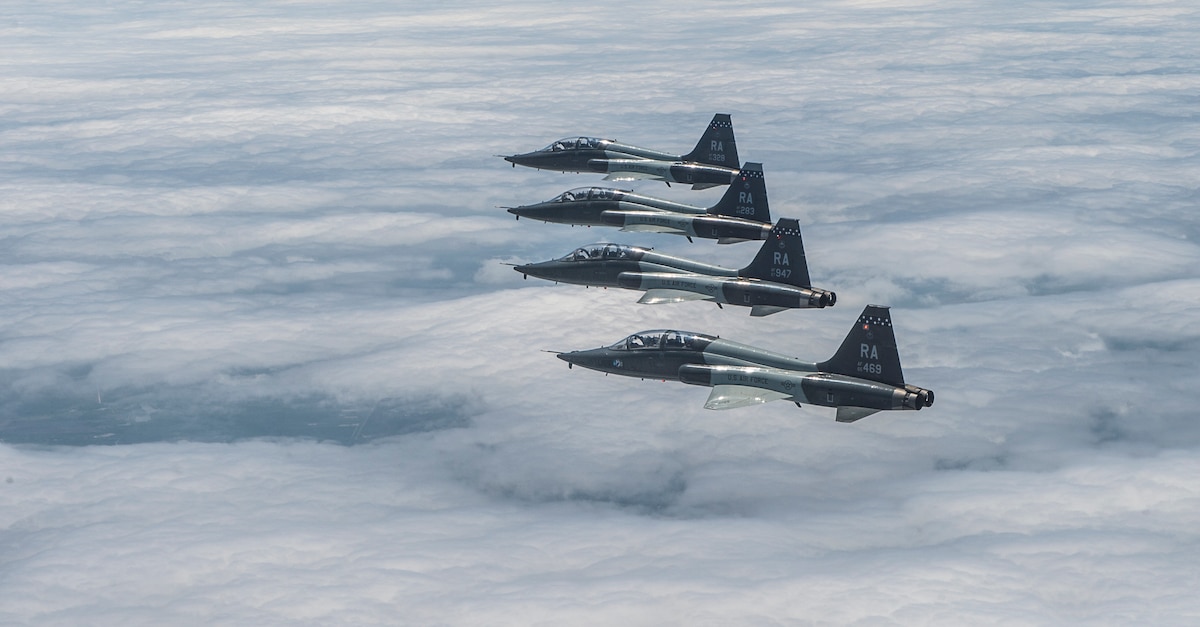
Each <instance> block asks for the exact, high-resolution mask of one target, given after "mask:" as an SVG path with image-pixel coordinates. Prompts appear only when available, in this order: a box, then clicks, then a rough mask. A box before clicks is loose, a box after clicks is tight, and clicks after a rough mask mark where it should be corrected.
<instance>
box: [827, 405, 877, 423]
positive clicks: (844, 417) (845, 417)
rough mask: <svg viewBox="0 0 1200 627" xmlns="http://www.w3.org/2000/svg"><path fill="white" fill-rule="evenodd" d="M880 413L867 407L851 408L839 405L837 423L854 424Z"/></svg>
mask: <svg viewBox="0 0 1200 627" xmlns="http://www.w3.org/2000/svg"><path fill="white" fill-rule="evenodd" d="M878 411H879V410H878V409H867V408H866V407H850V406H848V405H839V406H838V408H837V421H838V422H854V421H855V420H861V419H863V418H866V417H867V416H870V415H871V414H874V413H877V412H878Z"/></svg>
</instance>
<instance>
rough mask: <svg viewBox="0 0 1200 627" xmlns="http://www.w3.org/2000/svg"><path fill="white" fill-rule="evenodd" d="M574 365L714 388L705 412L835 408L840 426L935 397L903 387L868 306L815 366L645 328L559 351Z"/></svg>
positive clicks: (890, 338)
mask: <svg viewBox="0 0 1200 627" xmlns="http://www.w3.org/2000/svg"><path fill="white" fill-rule="evenodd" d="M558 358H559V359H562V360H563V361H565V362H567V363H568V364H569V365H571V366H575V365H579V366H582V367H584V368H589V369H592V370H599V371H601V372H606V373H612V374H620V375H625V376H630V377H640V378H643V379H662V380H668V379H669V380H672V381H682V382H683V383H688V384H691V385H703V386H707V387H711V388H712V392H711V393H710V394H709V396H708V401H707V402H706V403H705V405H704V407H705V408H706V409H733V408H735V407H745V406H747V405H756V404H759V403H767V402H770V401H775V400H789V401H792V402H794V403H796V405H797V406H799V405H800V404H801V403H809V404H812V405H820V406H824V407H836V408H837V420H838V422H854V421H855V420H858V419H860V418H865V417H866V416H870V415H871V414H874V413H876V412H878V411H884V410H891V409H921V408H923V407H929V406H932V405H933V392H932V391H930V390H926V389H923V388H919V387H917V386H915V385H908V384H906V383H905V382H904V373H903V372H902V371H901V369H900V353H899V351H898V349H897V348H896V336H895V334H894V333H893V331H892V318H891V314H890V312H889V310H888V308H887V307H879V306H876V305H868V306H867V307H866V308H865V309H863V312H862V315H860V316H859V318H858V321H857V322H855V324H854V327H853V328H851V329H850V333H849V334H848V335H847V336H846V339H845V340H844V341H843V342H842V345H841V347H840V348H838V350H837V353H835V354H834V355H833V357H831V358H830V359H828V360H826V361H822V362H819V363H811V362H806V361H802V360H799V359H796V358H794V357H788V356H786V355H782V354H779V353H776V352H773V351H769V350H766V349H761V348H755V347H753V346H747V345H745V344H739V343H737V342H731V341H729V340H723V339H721V338H719V337H715V336H712V335H704V334H700V333H691V332H686V331H643V332H641V333H635V334H633V335H630V336H629V337H627V338H625V339H623V340H621V341H619V342H617V343H616V344H613V345H611V346H606V347H602V348H595V349H591V350H581V351H571V352H568V353H558Z"/></svg>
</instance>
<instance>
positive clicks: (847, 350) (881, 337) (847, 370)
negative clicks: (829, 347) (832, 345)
mask: <svg viewBox="0 0 1200 627" xmlns="http://www.w3.org/2000/svg"><path fill="white" fill-rule="evenodd" d="M817 369H818V370H820V371H821V372H829V373H833V374H844V375H847V376H851V377H858V378H860V379H868V380H870V381H878V382H880V383H886V384H888V385H895V386H903V385H904V373H903V372H902V371H901V370H900V351H899V350H897V349H896V334H895V333H894V332H893V331H892V314H891V312H890V311H889V310H888V308H887V307H880V306H878V305H867V306H866V308H865V309H863V312H862V315H860V316H859V317H858V322H855V323H854V327H853V328H851V329H850V333H849V334H847V335H846V339H845V340H843V341H842V346H841V348H838V351H837V353H836V354H834V356H833V357H831V358H830V359H829V361H823V362H821V363H819V364H817Z"/></svg>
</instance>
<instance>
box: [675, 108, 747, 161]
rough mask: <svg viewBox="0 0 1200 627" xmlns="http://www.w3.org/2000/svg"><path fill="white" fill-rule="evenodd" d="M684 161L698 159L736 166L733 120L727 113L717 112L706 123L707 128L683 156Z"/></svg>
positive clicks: (736, 156)
mask: <svg viewBox="0 0 1200 627" xmlns="http://www.w3.org/2000/svg"><path fill="white" fill-rule="evenodd" d="M683 160H684V161H699V162H700V163H707V164H709V165H721V166H725V167H727V168H736V167H738V164H740V163H741V161H738V154H737V143H736V142H734V141H733V120H732V119H731V118H730V117H729V114H728V113H718V114H716V115H714V116H713V119H712V122H709V123H708V129H707V130H705V131H704V135H701V136H700V141H699V142H697V143H696V147H695V148H693V149H692V151H691V152H689V153H687V154H686V155H684V156H683Z"/></svg>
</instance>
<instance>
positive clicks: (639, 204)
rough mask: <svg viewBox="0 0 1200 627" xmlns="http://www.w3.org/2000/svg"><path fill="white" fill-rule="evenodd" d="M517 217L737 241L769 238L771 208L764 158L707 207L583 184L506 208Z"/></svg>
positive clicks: (726, 242) (743, 170)
mask: <svg viewBox="0 0 1200 627" xmlns="http://www.w3.org/2000/svg"><path fill="white" fill-rule="evenodd" d="M508 212H509V213H511V214H513V215H515V216H517V219H518V220H520V219H521V218H532V219H534V220H542V221H543V222H555V223H558V224H578V225H582V226H616V227H620V228H621V230H622V231H633V232H652V233H670V234H672V235H682V236H684V237H686V238H688V240H689V241H691V239H692V238H693V237H702V238H706V239H715V240H717V243H718V244H733V243H737V242H745V241H749V240H762V239H767V236H768V234H769V233H770V231H771V209H770V207H769V205H768V203H767V185H766V182H765V179H764V178H763V171H762V164H761V163H747V164H746V165H745V166H743V167H742V169H741V170H740V171H739V172H738V175H737V178H736V179H735V180H734V182H733V184H731V185H730V186H729V189H727V190H725V194H724V195H723V196H721V200H720V201H719V202H718V203H717V204H715V205H713V206H711V207H708V208H707V209H706V208H704V207H694V206H692V205H685V204H683V203H678V202H673V201H670V200H663V199H661V198H655V197H653V196H643V195H642V194H635V193H634V192H628V191H624V190H620V189H612V188H608V187H580V188H577V189H572V190H569V191H565V192H563V193H561V194H559V195H558V196H555V197H554V198H551V199H550V200H547V201H546V202H539V203H536V204H532V205H525V206H522V207H511V208H508Z"/></svg>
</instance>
